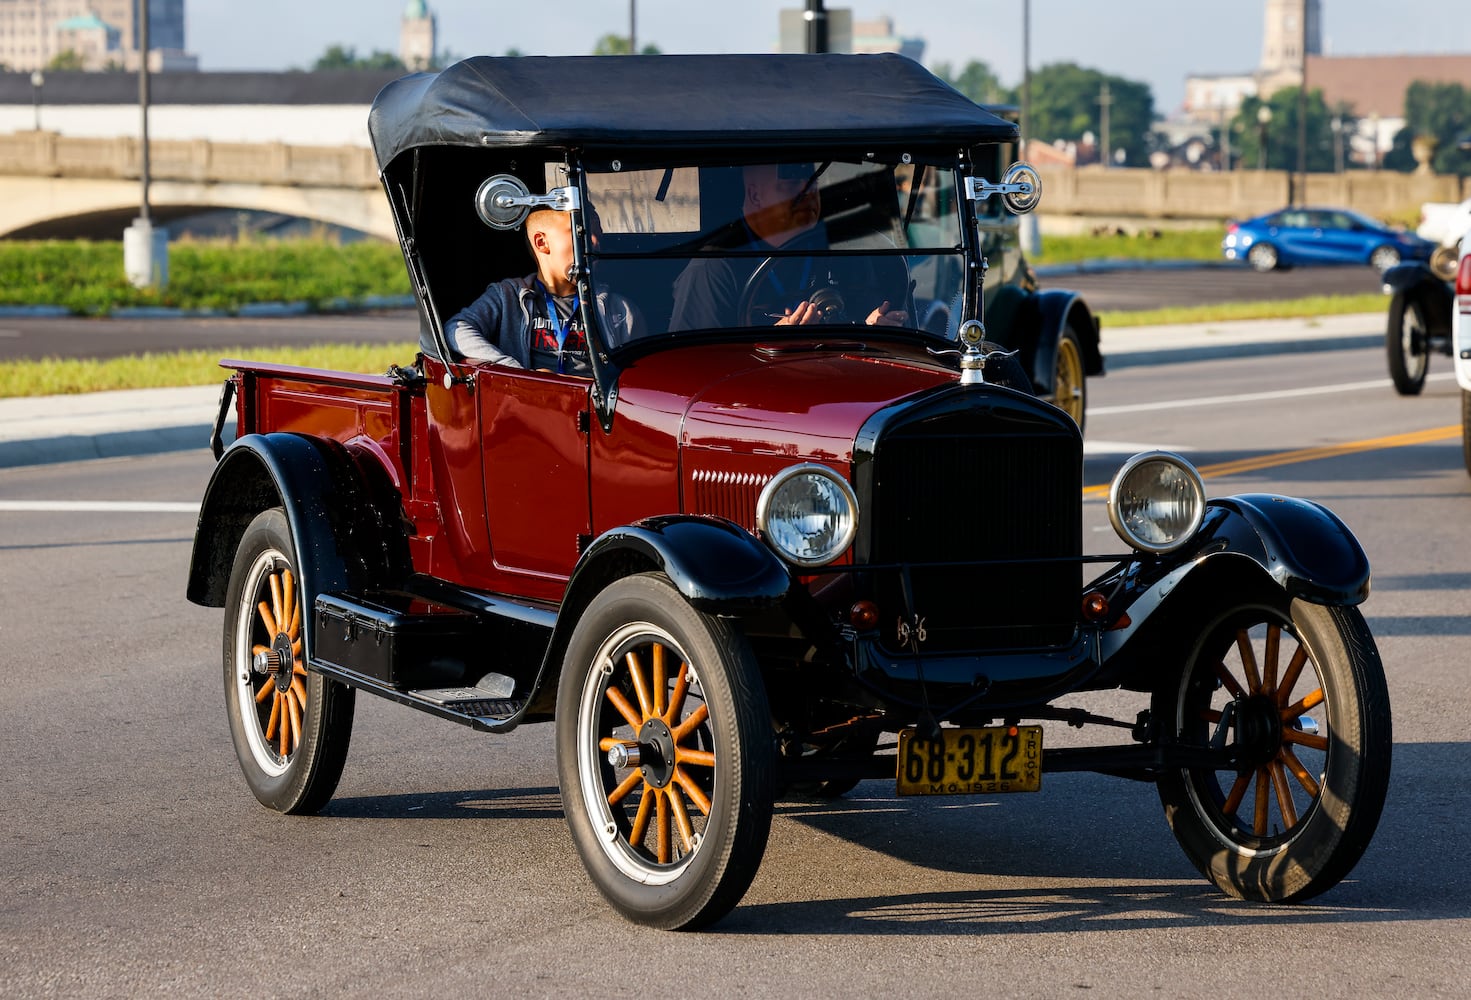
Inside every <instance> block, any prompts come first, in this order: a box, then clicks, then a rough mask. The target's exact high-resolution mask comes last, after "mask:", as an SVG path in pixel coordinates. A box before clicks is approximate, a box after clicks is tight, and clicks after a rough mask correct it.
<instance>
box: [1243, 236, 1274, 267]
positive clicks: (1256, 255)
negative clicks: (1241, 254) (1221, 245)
mask: <svg viewBox="0 0 1471 1000" xmlns="http://www.w3.org/2000/svg"><path fill="white" fill-rule="evenodd" d="M1247 258H1248V259H1249V260H1250V261H1251V262H1252V263H1253V264H1255V265H1256V268H1257V270H1259V271H1270V270H1272V268H1274V267H1276V266H1277V251H1276V250H1275V249H1273V248H1272V247H1271V246H1269V245H1268V244H1266V243H1258V244H1257V245H1256V246H1255V247H1252V249H1251V253H1249V254H1247Z"/></svg>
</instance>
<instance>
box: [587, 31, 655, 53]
mask: <svg viewBox="0 0 1471 1000" xmlns="http://www.w3.org/2000/svg"><path fill="white" fill-rule="evenodd" d="M592 54H593V55H595V56H626V55H628V36H627V35H604V36H603V37H602V38H599V39H598V44H597V45H594V46H593V50H592ZM638 54H639V55H641V56H658V55H663V53H662V52H660V51H659V46H657V45H645V46H644V47H643V48H641V49H639V50H638Z"/></svg>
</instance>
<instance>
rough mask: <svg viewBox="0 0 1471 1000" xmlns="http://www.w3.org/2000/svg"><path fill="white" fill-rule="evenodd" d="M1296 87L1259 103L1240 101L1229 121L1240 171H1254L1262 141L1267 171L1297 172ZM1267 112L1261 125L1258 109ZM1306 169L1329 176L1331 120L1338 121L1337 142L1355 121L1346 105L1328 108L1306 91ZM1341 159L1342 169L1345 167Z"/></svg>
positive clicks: (1353, 127)
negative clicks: (1338, 136) (1338, 135)
mask: <svg viewBox="0 0 1471 1000" xmlns="http://www.w3.org/2000/svg"><path fill="white" fill-rule="evenodd" d="M1299 89H1300V88H1298V87H1284V88H1283V89H1281V90H1278V91H1276V92H1275V93H1273V94H1272V96H1271V97H1270V98H1269V99H1267V100H1265V101H1263V100H1262V99H1261V98H1259V97H1248V98H1246V99H1245V100H1244V101H1242V102H1241V109H1240V110H1239V111H1237V112H1236V117H1235V119H1233V121H1232V132H1233V133H1234V134H1236V135H1237V136H1238V138H1237V140H1236V141H1237V142H1238V143H1239V146H1238V150H1239V153H1240V157H1241V158H1240V161H1239V162H1240V164H1241V166H1242V167H1243V168H1244V169H1247V170H1251V169H1255V168H1256V166H1257V164H1258V163H1262V162H1263V158H1262V141H1263V139H1265V141H1266V154H1267V155H1266V158H1265V165H1266V168H1267V169H1268V170H1289V171H1292V170H1296V169H1297V110H1298V91H1299ZM1264 107H1265V108H1267V109H1268V110H1269V111H1270V112H1271V116H1270V119H1269V120H1268V121H1267V122H1266V123H1265V124H1263V122H1262V120H1261V117H1260V112H1261V109H1262V108H1264ZM1307 112H1308V114H1307V153H1308V155H1307V169H1308V171H1309V172H1310V173H1331V172H1332V171H1333V170H1334V169H1335V167H1336V165H1337V161H1336V158H1335V157H1334V154H1333V139H1334V134H1333V119H1334V118H1337V119H1338V120H1339V125H1340V128H1341V130H1342V131H1341V133H1340V138H1339V141H1340V142H1347V141H1348V139H1347V136H1349V135H1352V134H1353V133H1354V131H1355V130H1357V128H1358V119H1356V118H1355V117H1354V116H1353V114H1352V113H1351V110H1350V108H1349V107H1348V105H1346V104H1339V105H1337V106H1336V107H1335V108H1333V109H1331V110H1330V109H1329V108H1328V106H1327V104H1326V103H1325V102H1324V100H1323V92H1322V91H1321V90H1309V91H1308V100H1307ZM1347 165H1348V163H1347V160H1346V159H1345V166H1347Z"/></svg>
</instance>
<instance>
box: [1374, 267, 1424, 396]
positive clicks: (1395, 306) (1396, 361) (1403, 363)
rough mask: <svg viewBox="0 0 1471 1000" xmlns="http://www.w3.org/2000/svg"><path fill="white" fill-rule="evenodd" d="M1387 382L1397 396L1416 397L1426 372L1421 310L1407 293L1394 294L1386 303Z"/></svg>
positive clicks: (1385, 345)
mask: <svg viewBox="0 0 1471 1000" xmlns="http://www.w3.org/2000/svg"><path fill="white" fill-rule="evenodd" d="M1384 352H1385V354H1386V355H1387V357H1388V359H1389V378H1390V380H1391V381H1392V382H1394V389H1395V391H1396V392H1398V393H1399V394H1400V395H1401V396H1418V395H1420V391H1421V390H1422V389H1424V388H1425V376H1426V375H1427V374H1428V373H1429V371H1430V331H1429V329H1428V328H1427V327H1426V325H1425V307H1424V305H1423V304H1422V303H1421V302H1420V298H1419V296H1417V295H1414V294H1412V293H1410V292H1396V293H1395V295H1394V297H1393V298H1392V299H1390V300H1389V327H1388V329H1387V330H1386V331H1385V333H1384Z"/></svg>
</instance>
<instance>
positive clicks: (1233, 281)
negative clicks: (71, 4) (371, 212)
mask: <svg viewBox="0 0 1471 1000" xmlns="http://www.w3.org/2000/svg"><path fill="white" fill-rule="evenodd" d="M1042 285H1043V287H1044V288H1069V289H1074V290H1076V291H1078V292H1080V293H1082V295H1083V297H1084V299H1085V300H1086V301H1087V302H1088V304H1089V305H1090V306H1092V307H1093V308H1094V309H1095V310H1138V309H1153V308H1157V307H1159V306H1177V305H1194V304H1198V303H1211V302H1236V301H1241V302H1248V301H1261V300H1265V299H1298V298H1304V297H1306V296H1309V295H1348V294H1360V293H1374V292H1378V291H1379V290H1380V283H1379V279H1378V276H1377V275H1376V274H1375V273H1374V272H1373V271H1372V270H1370V269H1369V268H1367V267H1314V268H1298V269H1296V270H1292V271H1277V272H1273V273H1271V274H1257V273H1255V272H1253V271H1251V270H1248V269H1247V268H1245V267H1200V268H1183V269H1175V268H1171V269H1161V270H1147V269H1146V270H1136V271H1107V272H1099V273H1087V274H1069V275H1057V276H1053V277H1046V278H1044V279H1043V280H1042ZM418 336H419V320H418V313H417V312H416V311H415V310H412V309H396V310H386V311H382V312H371V313H360V314H353V315H339V316H296V317H285V318H280V319H239V318H232V317H219V318H208V319H199V318H190V319H85V318H80V317H69V318H24V317H9V318H4V319H0V362H4V361H12V360H19V359H22V358H43V357H60V358H110V357H118V356H120V355H124V354H134V353H139V352H143V351H175V350H186V349H208V350H210V351H213V352H216V353H219V354H221V355H225V354H230V353H232V352H240V351H244V352H246V353H249V352H251V351H258V350H260V349H262V348H269V347H292V346H306V345H309V344H317V343H342V342H362V343H404V344H412V343H414V342H416V341H417V339H418Z"/></svg>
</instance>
